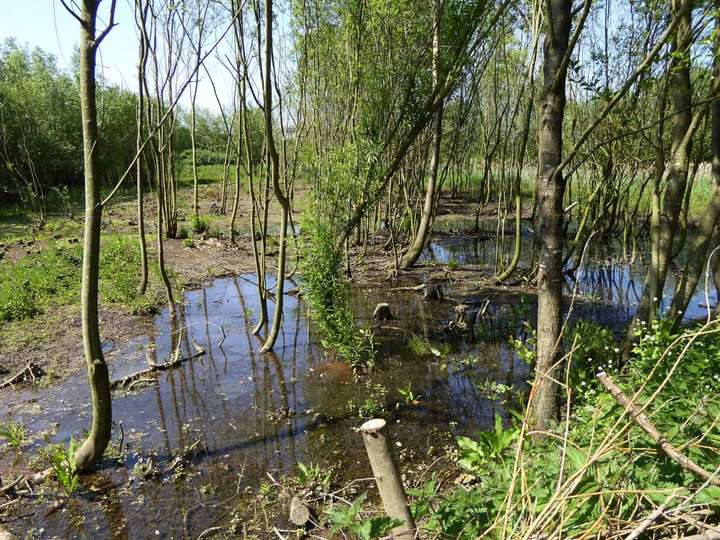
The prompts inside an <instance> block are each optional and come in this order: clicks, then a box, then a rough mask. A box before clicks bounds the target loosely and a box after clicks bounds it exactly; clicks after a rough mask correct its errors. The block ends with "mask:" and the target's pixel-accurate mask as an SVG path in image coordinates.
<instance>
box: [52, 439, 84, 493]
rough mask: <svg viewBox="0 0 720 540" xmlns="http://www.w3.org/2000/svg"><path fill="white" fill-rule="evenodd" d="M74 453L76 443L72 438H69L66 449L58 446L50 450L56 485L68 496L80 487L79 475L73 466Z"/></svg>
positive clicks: (74, 465)
mask: <svg viewBox="0 0 720 540" xmlns="http://www.w3.org/2000/svg"><path fill="white" fill-rule="evenodd" d="M76 451H77V442H75V438H74V437H70V442H69V443H68V445H67V447H65V446H63V445H61V444H58V445H54V446H53V447H52V448H51V449H50V460H51V462H52V467H53V471H54V472H55V476H56V478H57V480H58V483H59V484H60V485H61V486H62V488H63V489H64V490H65V493H67V494H68V495H71V494H73V493H75V492H76V491H77V489H78V487H79V485H80V475H79V473H78V470H77V466H76V464H75V452H76Z"/></svg>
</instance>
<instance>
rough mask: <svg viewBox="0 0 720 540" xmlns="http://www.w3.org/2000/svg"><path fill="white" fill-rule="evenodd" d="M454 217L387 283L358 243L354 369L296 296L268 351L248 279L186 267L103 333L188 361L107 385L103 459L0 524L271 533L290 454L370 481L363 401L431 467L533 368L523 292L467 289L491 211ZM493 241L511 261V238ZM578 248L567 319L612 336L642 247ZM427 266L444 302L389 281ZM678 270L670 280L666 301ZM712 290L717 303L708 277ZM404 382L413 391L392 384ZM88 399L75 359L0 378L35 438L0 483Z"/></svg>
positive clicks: (128, 359) (73, 424) (28, 465)
mask: <svg viewBox="0 0 720 540" xmlns="http://www.w3.org/2000/svg"><path fill="white" fill-rule="evenodd" d="M466 225H467V224H466V223H462V222H457V221H454V220H452V219H439V220H438V224H437V229H438V230H439V233H438V234H437V235H436V236H435V237H434V239H433V241H432V242H431V244H430V245H429V246H428V248H427V250H426V252H425V253H424V255H423V259H422V264H420V265H419V268H418V269H417V270H415V271H413V273H411V274H409V275H403V276H401V279H400V280H399V281H398V282H397V283H390V282H386V281H384V280H383V279H382V276H383V275H385V274H386V273H387V270H386V268H385V266H384V265H386V264H387V261H388V260H389V258H388V255H387V253H385V254H382V258H381V257H380V256H379V255H377V254H375V255H373V254H372V253H370V254H368V255H367V256H366V257H361V256H360V255H359V254H358V252H357V251H356V252H355V256H356V258H357V257H360V258H361V259H362V260H363V262H362V264H363V265H364V266H365V269H364V272H365V276H366V277H365V278H361V277H360V276H362V272H359V273H358V274H357V275H356V277H355V279H354V280H352V281H351V283H350V285H349V295H350V298H351V303H352V307H353V310H354V313H355V316H356V320H357V322H358V323H359V324H361V325H369V326H370V327H372V329H373V332H374V336H375V340H376V344H377V351H378V354H377V358H378V361H377V366H376V367H375V368H374V369H373V370H372V371H371V372H370V373H368V374H363V375H362V376H361V377H359V378H358V379H355V378H353V375H352V373H351V371H350V369H349V368H347V367H346V366H345V365H344V364H341V363H339V362H337V361H335V360H333V359H332V358H331V357H330V356H329V355H328V354H327V353H326V352H325V351H324V349H323V347H322V345H321V343H320V337H319V336H318V335H317V333H316V330H315V328H314V326H313V323H312V322H311V321H310V320H309V318H308V314H307V307H306V305H305V304H304V303H303V301H302V297H301V296H300V295H297V294H290V295H288V296H287V298H286V302H285V308H284V318H283V327H282V332H281V335H280V338H279V340H278V343H277V345H276V348H275V351H274V352H273V353H268V354H260V353H259V349H260V346H261V344H262V336H254V335H252V333H251V330H252V328H253V327H254V325H255V323H256V322H257V316H258V314H259V307H258V297H257V288H256V286H255V285H254V281H255V279H256V276H255V275H254V274H252V273H238V274H237V275H229V276H228V275H226V276H223V277H217V278H214V279H211V280H205V281H204V282H202V284H200V282H201V280H198V282H197V283H196V286H195V287H194V288H190V289H188V290H186V291H185V292H184V294H183V297H182V305H181V306H180V309H179V313H178V316H177V317H176V318H175V319H173V318H170V317H169V316H168V313H167V311H166V310H163V311H161V312H160V313H158V314H157V315H155V316H154V319H153V320H152V321H144V322H143V324H138V325H137V326H134V327H133V330H134V331H135V332H134V333H133V334H132V335H127V334H122V335H119V336H118V337H117V338H116V339H106V341H105V342H104V348H105V353H106V355H107V358H108V361H109V364H110V369H111V378H112V379H113V380H117V379H121V378H122V377H124V376H126V375H128V374H131V373H133V372H136V371H139V370H142V369H145V368H147V367H148V364H153V363H157V364H159V363H163V362H165V361H167V360H168V359H169V358H170V357H171V356H172V355H173V354H180V355H181V356H183V357H194V358H193V359H191V360H188V361H185V362H183V363H182V364H180V366H179V367H178V368H176V369H172V370H169V371H166V372H159V373H156V374H154V375H153V377H152V378H148V380H141V381H137V383H136V384H134V385H132V386H131V388H129V389H125V390H117V391H115V392H114V396H113V397H114V401H113V410H114V420H115V422H116V425H115V427H114V429H113V441H112V443H111V451H110V453H109V454H110V456H109V457H107V458H106V459H105V461H104V462H103V465H102V468H101V470H100V471H99V472H97V473H95V474H93V475H91V476H88V477H86V478H83V480H82V484H83V486H82V487H81V489H80V491H79V492H78V493H76V494H74V495H72V496H70V497H66V496H63V495H62V494H61V493H62V492H61V491H60V490H59V488H55V489H52V490H44V489H39V490H38V491H37V493H36V495H35V496H32V497H29V498H24V499H22V501H21V502H20V503H18V504H15V505H13V506H11V507H8V508H5V509H0V522H3V521H4V522H5V526H6V527H7V528H8V529H9V530H10V531H12V532H13V533H15V534H18V535H19V536H21V537H24V536H26V535H27V536H28V537H37V538H54V537H59V538H118V539H120V538H123V539H124V538H197V537H198V536H199V535H201V534H202V533H203V531H207V530H208V529H209V528H212V527H217V526H222V527H224V528H225V529H224V530H225V531H227V527H228V525H229V523H231V522H233V523H234V524H235V525H236V527H235V532H236V534H237V536H244V535H248V536H249V535H256V536H258V537H273V536H274V534H273V531H272V527H273V526H274V527H277V528H278V529H281V530H287V529H289V528H291V527H289V523H288V519H287V512H286V507H283V510H282V512H277V513H275V514H271V515H267V514H265V513H263V512H262V508H261V506H260V505H258V503H257V498H258V494H259V492H260V491H267V490H271V491H272V490H274V489H277V490H279V489H280V488H279V487H278V486H276V485H275V484H274V482H275V481H277V482H278V483H280V482H281V479H282V478H283V477H285V476H287V475H293V474H295V473H296V471H297V463H298V462H302V463H305V464H311V463H313V464H318V465H319V466H320V467H321V469H322V470H323V471H325V470H332V471H333V482H334V485H337V486H344V485H346V484H347V483H349V482H351V481H353V480H356V479H365V480H362V481H360V482H358V483H357V484H356V488H357V490H358V491H364V490H365V489H370V491H372V489H371V488H372V481H371V480H368V477H371V476H372V475H371V472H370V468H369V465H368V463H367V460H366V456H365V452H364V449H363V445H362V439H361V437H360V435H358V434H357V433H356V432H355V431H354V428H356V427H358V426H359V425H360V423H361V422H362V420H361V416H363V413H378V414H381V415H383V416H385V417H387V418H388V419H390V421H391V422H392V426H393V429H392V436H393V440H394V441H396V446H397V451H398V454H399V457H400V462H401V468H402V469H403V471H404V472H406V473H407V474H408V475H412V474H413V472H414V471H419V470H421V469H422V470H423V472H422V474H425V473H427V470H426V469H427V467H430V469H432V467H433V466H440V465H437V458H438V456H440V455H441V454H442V451H441V448H442V447H443V446H445V445H449V444H452V441H453V440H454V438H455V437H456V436H458V435H466V434H472V433H474V432H477V431H478V430H482V429H486V428H489V427H490V426H491V425H492V423H493V420H494V416H495V414H496V413H499V414H500V415H501V416H506V415H507V414H508V412H507V407H508V404H513V402H514V398H513V397H512V396H513V395H514V394H512V393H510V394H508V393H505V395H498V394H497V393H495V392H492V391H489V390H488V389H490V388H492V387H493V385H497V384H501V385H506V386H507V387H512V388H515V389H516V390H518V391H519V394H520V395H521V394H522V392H523V391H524V390H525V389H526V388H527V381H528V380H529V378H530V377H531V373H530V369H529V367H528V366H527V365H526V364H524V363H523V362H522V361H521V360H520V359H519V358H518V357H517V355H516V354H515V353H514V351H513V349H512V345H511V343H510V339H511V338H513V339H523V338H525V337H527V336H526V328H527V327H526V325H525V324H524V323H525V322H528V323H529V324H530V325H531V326H534V320H533V319H534V316H535V315H534V313H535V305H534V302H535V301H534V295H533V293H532V290H531V289H529V288H523V287H520V286H518V287H509V288H499V287H493V288H490V287H484V288H479V287H477V286H474V284H473V282H472V281H471V280H470V279H469V277H468V276H470V275H472V272H475V271H476V269H484V273H485V275H492V272H493V269H494V262H495V260H496V258H497V252H496V242H495V237H494V221H493V222H492V223H491V224H490V223H489V224H487V229H486V230H484V231H483V230H481V231H480V232H478V233H473V234H467V233H465V234H456V233H454V232H453V231H455V230H459V229H462V228H464V227H465V226H466ZM358 249H359V248H358ZM503 249H504V251H503V253H502V255H501V257H502V258H503V259H506V258H507V257H508V256H509V253H510V250H511V249H512V238H511V237H508V238H506V239H505V246H504V248H503ZM371 251H372V250H371ZM589 253H590V254H589V256H588V260H587V261H586V263H585V264H584V265H583V266H582V267H581V268H579V269H578V270H577V271H576V272H575V274H574V276H573V278H572V279H571V278H570V277H568V281H567V285H566V288H567V292H568V294H570V293H572V291H573V289H574V288H575V287H577V291H578V294H579V297H578V301H577V302H575V303H574V307H573V314H572V316H573V317H582V318H586V319H591V320H594V321H596V322H599V323H601V324H603V325H605V326H607V327H609V328H611V329H612V330H614V331H615V332H617V333H620V332H621V331H622V330H623V328H624V326H625V325H626V323H627V322H628V320H629V318H630V317H631V316H632V314H633V312H634V309H635V305H636V302H637V300H638V298H639V296H640V294H641V292H642V282H643V279H644V274H645V266H644V264H643V260H642V259H643V257H638V258H637V260H636V261H635V262H634V263H633V264H629V263H625V262H622V261H621V258H622V257H621V255H622V254H621V250H620V248H619V246H617V245H614V244H612V243H610V244H607V245H603V246H599V247H594V248H593V249H591V250H590V252H589ZM531 257H532V237H531V235H530V234H529V233H525V234H524V235H523V257H522V260H521V268H528V267H529V264H530V260H531ZM381 260H382V261H383V263H382V264H383V266H382V267H381V266H380V264H381V263H380V261H381ZM682 262H683V261H682V257H679V258H678V264H682ZM468 269H469V270H468ZM478 271H479V270H478ZM430 274H432V275H434V276H442V277H443V286H444V289H445V295H446V298H445V299H444V300H441V301H429V302H426V301H424V300H423V298H422V294H421V293H420V292H416V291H409V290H397V289H398V288H401V287H402V286H403V285H415V284H417V283H419V282H420V281H421V280H422V279H424V277H426V276H427V275H430ZM674 277H675V276H672V275H671V276H669V279H668V284H667V289H666V293H667V295H668V296H667V299H666V302H668V301H669V298H670V296H669V295H671V293H672V289H673V286H674ZM301 282H302V277H301V276H300V277H298V278H297V279H296V280H292V281H288V283H287V286H286V290H297V288H298V287H299V286H301ZM269 285H271V283H270V284H269ZM708 299H709V302H710V303H711V304H713V305H714V303H715V301H716V298H715V291H714V288H713V289H712V290H711V291H710V292H709V298H708ZM486 301H488V302H489V303H488V307H487V312H486V313H485V316H483V317H480V318H479V320H478V322H477V325H476V327H475V329H474V333H473V334H472V335H460V336H456V335H449V334H448V333H447V332H444V331H443V329H444V328H446V327H447V324H448V322H449V321H450V320H452V319H453V318H454V317H455V307H456V305H457V304H458V303H464V304H467V305H480V304H484V303H485V302H486ZM379 302H388V303H389V304H390V308H391V311H392V312H393V314H394V319H393V320H390V321H386V322H382V323H378V322H375V321H373V320H372V313H373V309H374V308H375V306H376V304H377V303H379ZM705 302H706V301H705V291H704V290H702V284H701V290H699V291H698V293H697V294H696V296H695V298H693V300H692V302H691V303H690V306H689V308H688V313H687V314H686V317H687V318H689V319H692V318H698V317H702V316H704V314H705V313H706V309H707V308H706V305H705ZM270 307H271V309H272V303H271V304H270ZM175 351H179V353H175ZM200 353H202V354H200ZM408 385H409V388H410V389H411V391H412V394H413V395H414V398H413V399H407V396H402V395H401V393H400V392H399V389H401V388H403V389H404V388H408ZM495 387H496V386H495ZM90 412H91V410H90V405H89V390H88V385H87V382H86V378H85V374H84V373H83V372H82V371H81V370H80V371H75V372H73V373H71V374H70V375H69V376H67V377H66V378H63V379H62V380H60V381H58V382H56V383H53V384H50V385H48V386H46V387H39V386H37V385H36V386H32V387H18V388H12V389H5V390H1V391H0V421H7V420H10V419H12V420H13V421H15V422H18V423H22V424H24V425H26V426H27V428H28V430H29V433H30V434H31V437H30V442H29V443H27V444H26V445H24V446H23V447H22V448H21V449H20V450H16V449H13V448H10V447H9V446H7V445H6V446H5V447H2V448H1V449H0V471H2V478H3V481H7V479H8V478H11V477H13V474H15V473H17V472H18V471H26V470H28V469H32V468H33V465H34V461H33V460H35V459H37V458H36V457H35V456H36V455H37V451H38V450H40V449H42V448H43V447H45V446H47V445H48V444H49V443H66V442H67V441H68V439H69V438H70V436H71V435H75V436H77V435H78V434H81V433H82V431H83V430H84V429H86V428H87V427H88V425H89V421H90ZM121 444H122V448H120V445H121ZM261 486H264V487H261ZM280 506H282V505H280ZM224 534H228V533H224Z"/></svg>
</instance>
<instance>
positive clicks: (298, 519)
mask: <svg viewBox="0 0 720 540" xmlns="http://www.w3.org/2000/svg"><path fill="white" fill-rule="evenodd" d="M290 521H292V522H293V524H295V525H297V526H298V527H304V526H305V525H307V524H308V522H309V521H310V508H308V507H307V505H306V504H305V503H304V502H303V501H302V500H300V497H298V496H297V495H296V496H294V497H293V498H292V501H290Z"/></svg>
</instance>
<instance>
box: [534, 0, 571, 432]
mask: <svg viewBox="0 0 720 540" xmlns="http://www.w3.org/2000/svg"><path fill="white" fill-rule="evenodd" d="M546 8H547V15H548V20H547V26H548V28H547V30H546V35H545V42H544V45H543V49H544V50H543V54H544V61H543V89H542V96H541V100H540V119H539V128H538V179H537V206H536V208H535V234H536V242H537V247H538V258H539V267H538V274H537V296H538V312H537V363H536V366H535V370H536V373H535V382H534V388H533V393H532V401H531V404H530V407H531V413H532V422H533V425H534V426H535V429H537V430H543V429H544V428H545V425H546V424H547V422H548V421H549V420H550V419H551V418H553V417H554V416H555V415H556V409H557V384H556V383H555V379H556V377H555V374H556V373H557V372H558V366H556V363H557V359H558V347H559V342H560V330H561V317H562V308H563V297H562V286H563V274H562V260H563V257H562V248H563V227H562V224H563V196H564V194H565V178H564V176H563V174H562V172H561V171H559V170H556V168H557V167H558V165H560V163H561V161H562V147H563V138H562V126H563V118H564V115H565V102H566V99H565V80H566V77H567V63H564V62H563V59H564V58H565V55H566V54H570V52H569V51H568V45H569V39H570V24H571V19H572V16H571V11H572V1H571V0H548V2H547V3H546Z"/></svg>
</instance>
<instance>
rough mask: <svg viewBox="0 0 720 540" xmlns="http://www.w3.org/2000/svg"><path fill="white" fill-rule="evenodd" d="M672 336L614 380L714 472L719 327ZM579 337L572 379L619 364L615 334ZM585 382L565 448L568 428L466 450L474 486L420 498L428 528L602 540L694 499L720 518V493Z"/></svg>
mask: <svg viewBox="0 0 720 540" xmlns="http://www.w3.org/2000/svg"><path fill="white" fill-rule="evenodd" d="M669 329H670V325H669V324H667V323H666V322H664V321H660V322H657V323H655V324H653V325H652V326H651V327H650V328H649V329H648V331H647V332H646V333H645V335H644V336H643V337H642V340H641V341H640V343H639V344H638V346H637V347H636V348H635V350H634V351H633V353H632V355H631V356H630V358H628V359H627V363H626V366H625V368H624V370H623V371H622V372H619V371H618V370H615V371H613V372H612V373H611V375H610V376H611V377H612V379H613V380H614V381H615V382H616V383H617V384H618V385H619V386H620V387H621V388H622V389H623V390H624V392H625V394H626V395H628V396H633V395H634V394H635V393H636V392H638V391H639V395H638V396H637V398H636V400H635V402H636V403H637V404H638V405H641V406H642V405H644V404H646V403H647V404H648V405H647V408H646V410H645V413H646V414H647V415H648V416H649V417H650V419H651V421H652V422H653V423H654V424H655V426H656V428H657V429H658V431H660V433H661V434H663V436H664V437H666V439H667V440H668V441H669V442H670V443H671V444H673V445H675V447H676V448H680V449H681V451H682V453H683V454H684V455H686V456H687V457H688V458H690V459H691V460H693V461H694V462H695V463H697V464H698V465H700V466H701V467H702V468H704V469H705V470H706V471H710V472H712V471H715V470H716V468H717V464H718V452H719V450H718V449H719V448H720V429H719V427H718V423H717V420H718V418H720V403H718V401H717V399H715V396H717V395H718V394H719V393H720V375H718V373H720V324H718V323H714V324H713V325H712V327H709V328H705V329H703V330H702V333H703V335H701V336H699V335H698V332H697V329H689V330H686V331H684V332H683V333H681V334H672V333H671V332H670V330H669ZM576 331H579V332H582V335H583V337H584V338H587V339H584V340H583V342H582V344H580V345H578V344H579V343H580V340H571V341H573V342H575V344H576V349H575V351H574V355H573V359H572V364H571V367H572V369H573V370H576V371H583V370H586V369H587V370H588V372H593V373H594V372H596V371H597V370H598V369H599V368H600V367H601V366H602V367H603V368H607V366H608V362H610V363H611V366H610V367H613V366H614V365H615V364H614V362H615V361H616V360H617V358H618V353H617V352H616V350H615V348H614V346H611V344H612V345H614V340H612V339H609V335H608V333H606V332H605V331H602V329H601V328H599V327H591V326H580V327H577V328H576ZM571 337H572V336H571ZM608 341H609V342H608ZM606 346H607V347H608V349H606V348H605V347H606ZM601 358H602V360H601ZM609 373H610V372H609ZM575 381H576V383H574V384H577V387H573V390H574V392H573V396H574V397H576V396H577V397H579V398H580V399H579V400H578V401H573V404H575V407H574V408H573V409H572V410H571V416H570V422H569V426H568V431H567V436H565V432H564V427H565V426H564V425H562V426H558V427H557V428H555V429H551V433H550V434H549V436H546V437H544V438H542V439H533V440H532V441H531V440H530V439H529V438H528V434H527V433H525V434H524V437H522V438H521V437H519V433H520V431H519V428H518V427H511V428H509V429H503V428H502V426H501V425H500V424H499V423H498V422H496V425H495V430H494V431H493V432H491V433H487V434H483V435H482V436H481V437H480V439H479V440H478V441H477V442H476V441H474V440H473V439H469V438H461V439H460V440H459V453H458V463H459V465H460V466H461V467H463V468H464V469H465V470H466V471H467V473H468V474H469V475H470V476H471V477H472V478H473V481H472V482H471V483H470V485H469V486H466V487H463V488H462V489H453V490H451V491H449V492H445V493H444V494H438V493H437V490H436V489H435V488H436V485H435V484H434V481H430V482H428V483H427V484H426V485H424V486H421V487H420V488H419V489H416V490H414V491H412V492H411V495H412V496H413V497H414V504H413V510H414V513H415V515H416V516H417V517H418V518H419V519H420V520H422V523H423V527H424V528H425V529H426V530H428V531H429V532H430V533H436V534H439V535H440V536H447V537H453V538H476V537H478V536H480V535H486V536H487V537H491V538H495V537H500V536H501V531H500V530H499V529H497V528H495V529H491V526H492V524H493V523H498V521H496V520H499V521H500V522H502V523H505V524H506V525H507V527H509V528H510V529H511V530H513V531H515V533H517V534H518V535H520V534H523V535H525V534H527V535H529V536H537V535H542V534H550V533H551V532H552V531H555V534H556V535H558V536H563V537H567V538H572V537H579V536H586V537H590V536H593V537H595V536H597V535H602V534H603V531H604V532H607V530H609V529H610V528H611V527H612V523H629V524H632V523H637V522H638V521H639V520H641V519H643V518H644V517H646V516H647V515H648V514H649V513H650V512H652V510H653V508H655V506H656V505H659V504H662V503H664V502H665V501H666V500H667V498H668V497H669V496H670V495H671V494H673V493H675V494H676V498H675V500H674V501H673V503H672V504H671V505H670V507H669V508H668V510H672V505H676V504H680V501H681V500H682V499H683V498H685V497H690V498H691V499H690V500H691V501H692V503H693V504H695V505H699V506H700V507H702V506H705V507H706V508H708V509H709V510H711V511H713V512H715V511H717V510H718V508H720V488H717V487H715V486H704V485H703V482H702V480H701V479H699V478H698V477H697V476H695V475H693V474H691V473H690V472H688V471H687V470H685V469H684V468H682V467H681V466H680V465H679V464H678V463H677V462H676V461H674V460H672V459H670V458H668V457H667V456H666V455H665V454H664V453H663V452H661V451H660V450H659V449H658V448H657V445H656V444H655V442H654V441H653V440H652V439H651V438H650V437H649V436H648V435H647V434H646V432H645V431H644V430H643V429H641V428H640V427H638V426H637V425H636V424H635V423H634V421H633V420H632V419H630V418H629V417H628V415H627V413H625V411H624V409H623V408H622V407H621V406H620V405H618V404H617V402H616V401H615V399H614V398H613V397H612V396H611V395H610V394H609V392H608V391H607V390H606V389H605V388H604V387H602V386H599V387H598V386H596V385H595V384H593V385H591V384H589V382H588V381H586V380H584V379H582V378H579V377H578V378H575ZM656 392H657V395H655V394H656ZM521 439H522V440H524V442H523V446H522V450H521V452H520V453H519V454H518V448H517V444H518V442H517V441H519V440H521ZM516 456H521V459H520V460H516V459H514V458H515V457H516ZM520 478H521V480H520ZM561 479H562V480H561ZM569 479H572V481H570V480H569ZM559 482H560V483H559ZM559 485H562V486H563V488H562V489H563V491H562V494H560V495H559V489H558V486H559ZM510 486H514V487H513V489H512V491H510ZM540 513H544V515H545V521H544V524H543V525H542V527H539V528H538V529H533V530H526V529H525V527H528V525H529V524H530V523H531V522H532V521H533V520H534V519H535V518H536V517H537V516H538V515H539V514H540ZM713 522H716V521H713Z"/></svg>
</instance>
